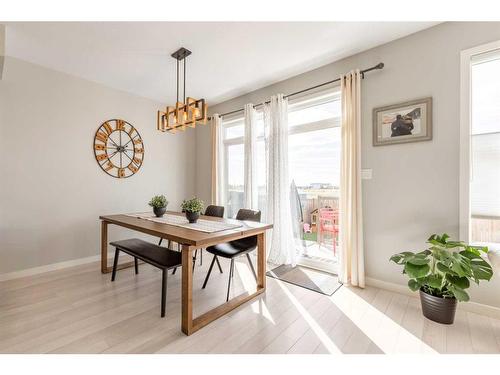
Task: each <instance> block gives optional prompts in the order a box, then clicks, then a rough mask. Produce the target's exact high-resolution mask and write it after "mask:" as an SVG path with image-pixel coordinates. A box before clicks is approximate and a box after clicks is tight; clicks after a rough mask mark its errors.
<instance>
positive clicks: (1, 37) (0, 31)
mask: <svg viewBox="0 0 500 375" xmlns="http://www.w3.org/2000/svg"><path fill="white" fill-rule="evenodd" d="M4 55H5V26H4V25H0V80H1V79H2V74H3V62H4V60H5V57H4Z"/></svg>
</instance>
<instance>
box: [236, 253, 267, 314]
mask: <svg viewBox="0 0 500 375" xmlns="http://www.w3.org/2000/svg"><path fill="white" fill-rule="evenodd" d="M234 267H235V274H237V275H238V276H239V278H240V280H241V283H242V284H243V288H244V289H245V290H247V291H250V290H254V289H255V286H256V282H255V277H254V276H253V274H252V271H251V270H250V266H249V265H248V263H246V262H234ZM251 307H252V311H253V312H254V313H256V314H259V315H261V316H262V317H264V318H266V319H267V320H269V321H270V322H271V323H272V324H276V323H275V321H274V319H273V317H272V315H271V313H270V312H269V309H268V308H267V306H266V304H265V302H264V301H262V300H261V299H259V300H257V301H254V302H253V303H252V304H251Z"/></svg>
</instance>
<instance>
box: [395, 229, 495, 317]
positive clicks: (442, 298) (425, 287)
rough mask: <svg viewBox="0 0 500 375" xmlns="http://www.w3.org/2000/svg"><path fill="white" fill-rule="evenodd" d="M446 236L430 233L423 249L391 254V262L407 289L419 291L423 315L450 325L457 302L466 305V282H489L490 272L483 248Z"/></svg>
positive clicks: (491, 274)
mask: <svg viewBox="0 0 500 375" xmlns="http://www.w3.org/2000/svg"><path fill="white" fill-rule="evenodd" d="M449 238H450V236H448V235H447V234H446V233H445V234H443V235H442V236H439V235H437V234H433V235H432V236H430V237H429V239H428V240H427V243H428V244H429V245H430V246H429V248H428V249H427V250H424V251H421V252H419V253H412V252H409V251H405V252H402V253H399V254H395V255H393V256H392V257H391V259H390V260H391V261H393V262H395V263H396V264H399V265H402V266H403V267H404V268H403V273H404V274H405V275H407V276H408V277H409V278H410V280H409V281H408V287H409V288H410V289H411V290H412V291H417V290H418V291H419V293H420V303H421V305H422V312H423V314H424V316H425V317H426V318H428V319H430V320H433V321H435V322H438V323H443V324H452V323H453V321H454V319H455V311H456V308H457V301H463V302H466V301H468V300H469V295H468V294H467V292H466V291H465V289H467V288H469V286H470V281H474V282H475V283H476V284H479V280H487V281H489V280H490V279H491V277H492V276H493V270H492V269H491V266H490V265H489V263H488V262H487V261H486V260H485V259H483V257H482V256H481V253H487V252H488V248H487V247H477V246H470V245H467V244H465V243H464V242H460V241H449V240H448V239H449Z"/></svg>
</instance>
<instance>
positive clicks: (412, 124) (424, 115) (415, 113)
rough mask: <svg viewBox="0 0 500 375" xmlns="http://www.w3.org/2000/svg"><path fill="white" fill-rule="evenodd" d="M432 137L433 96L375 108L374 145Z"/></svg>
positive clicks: (423, 139) (422, 139)
mask: <svg viewBox="0 0 500 375" xmlns="http://www.w3.org/2000/svg"><path fill="white" fill-rule="evenodd" d="M431 139H432V98H423V99H417V100H412V101H409V102H404V103H399V104H394V105H389V106H386V107H380V108H374V109H373V145H374V146H382V145H389V144H395V143H407V142H418V141H429V140H431Z"/></svg>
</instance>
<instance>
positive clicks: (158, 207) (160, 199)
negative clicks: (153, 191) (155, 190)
mask: <svg viewBox="0 0 500 375" xmlns="http://www.w3.org/2000/svg"><path fill="white" fill-rule="evenodd" d="M149 205H150V206H151V207H153V212H154V213H155V215H156V216H157V217H162V216H163V215H164V214H165V212H167V205H168V201H167V198H165V196H164V195H155V196H154V197H153V198H151V200H150V201H149Z"/></svg>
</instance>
